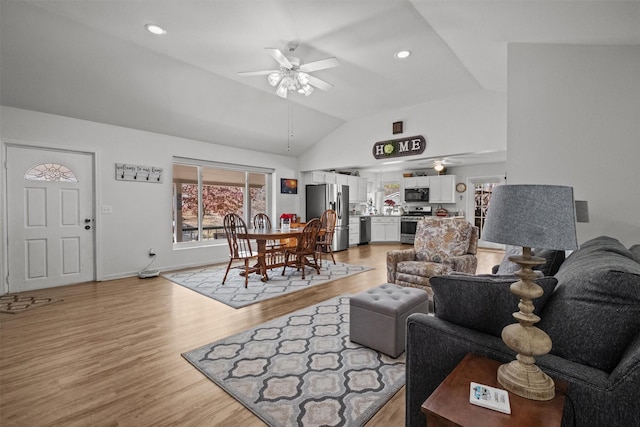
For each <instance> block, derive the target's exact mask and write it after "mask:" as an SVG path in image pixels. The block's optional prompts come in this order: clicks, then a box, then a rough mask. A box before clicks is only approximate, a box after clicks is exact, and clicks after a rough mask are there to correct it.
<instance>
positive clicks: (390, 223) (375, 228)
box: [371, 216, 400, 242]
mask: <svg viewBox="0 0 640 427" xmlns="http://www.w3.org/2000/svg"><path fill="white" fill-rule="evenodd" d="M371 241H372V242H399V241H400V217H399V216H395V217H393V216H387V217H385V216H374V217H372V218H371Z"/></svg>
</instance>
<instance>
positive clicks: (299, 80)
mask: <svg viewBox="0 0 640 427" xmlns="http://www.w3.org/2000/svg"><path fill="white" fill-rule="evenodd" d="M296 47H298V46H297V45H295V44H291V45H289V46H288V47H287V50H288V51H289V53H290V54H291V53H293V52H294V51H295V50H296ZM265 49H266V50H267V51H268V52H269V53H270V54H271V56H273V58H274V59H275V60H276V61H278V64H280V69H278V70H263V71H244V72H239V73H238V74H239V75H241V76H268V77H267V80H268V82H269V84H270V85H271V86H273V87H276V86H277V88H276V94H277V95H278V96H280V97H282V98H286V97H287V94H288V93H289V92H298V93H303V94H304V95H305V96H309V95H311V94H312V93H313V91H314V87H315V88H318V89H321V90H325V91H326V90H329V89H331V88H332V87H333V85H332V84H330V83H327V82H325V81H324V80H320V79H319V78H317V77H314V76H312V75H310V74H309V73H311V72H313V71H318V70H324V69H327V68H333V67H337V66H338V65H340V62H338V60H337V59H336V58H334V57H331V58H327V59H321V60H320V61H315V62H309V63H308V64H303V63H302V61H301V60H300V58H296V57H294V56H289V57H287V56H285V55H284V54H283V53H282V52H281V51H280V49H274V48H265Z"/></svg>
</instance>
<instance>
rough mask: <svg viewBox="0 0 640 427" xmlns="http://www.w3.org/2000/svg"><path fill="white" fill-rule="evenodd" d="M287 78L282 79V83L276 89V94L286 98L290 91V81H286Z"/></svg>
mask: <svg viewBox="0 0 640 427" xmlns="http://www.w3.org/2000/svg"><path fill="white" fill-rule="evenodd" d="M286 80H287V79H286V78H283V79H282V80H280V84H279V85H278V89H276V95H278V96H279V97H280V98H286V97H287V92H288V91H289V83H288V82H287V81H286Z"/></svg>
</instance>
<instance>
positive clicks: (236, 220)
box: [222, 213, 260, 288]
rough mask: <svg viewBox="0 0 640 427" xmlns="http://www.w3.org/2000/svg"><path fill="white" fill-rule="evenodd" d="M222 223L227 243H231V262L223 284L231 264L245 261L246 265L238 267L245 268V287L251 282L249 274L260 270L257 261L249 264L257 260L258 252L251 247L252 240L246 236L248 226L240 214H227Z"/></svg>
mask: <svg viewBox="0 0 640 427" xmlns="http://www.w3.org/2000/svg"><path fill="white" fill-rule="evenodd" d="M222 225H223V228H224V234H225V235H226V236H227V243H229V264H227V271H226V272H225V273H224V278H223V279H222V284H223V285H224V282H225V281H226V280H227V274H229V269H231V264H232V263H233V262H234V261H243V262H244V266H243V267H239V266H238V267H236V268H244V287H245V288H246V287H247V285H248V284H249V275H250V274H251V273H255V272H256V271H259V270H260V268H259V267H257V266H256V263H252V264H249V262H250V261H252V260H255V261H256V262H257V260H258V254H257V253H254V252H253V250H252V249H251V241H250V240H249V239H248V238H247V237H246V234H247V226H246V224H245V223H244V220H243V219H242V218H241V217H240V216H239V215H236V214H233V213H230V214H226V215H225V216H224V220H223V223H222ZM243 236H245V237H243Z"/></svg>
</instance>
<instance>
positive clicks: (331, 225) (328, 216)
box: [316, 209, 338, 265]
mask: <svg viewBox="0 0 640 427" xmlns="http://www.w3.org/2000/svg"><path fill="white" fill-rule="evenodd" d="M337 219H338V214H337V213H336V211H334V210H333V209H327V210H326V211H324V212H322V216H321V217H320V228H321V229H322V230H324V233H323V234H322V235H319V236H318V241H317V243H316V251H317V252H318V260H319V263H320V265H322V257H323V254H324V253H326V252H328V253H329V254H330V255H331V259H332V260H333V263H334V264H335V263H336V259H335V258H334V257H333V249H332V248H331V246H332V245H333V235H334V234H335V231H336V221H337Z"/></svg>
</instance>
